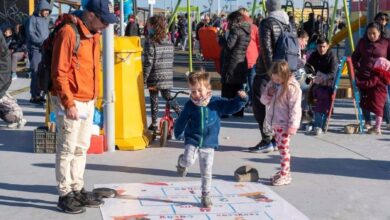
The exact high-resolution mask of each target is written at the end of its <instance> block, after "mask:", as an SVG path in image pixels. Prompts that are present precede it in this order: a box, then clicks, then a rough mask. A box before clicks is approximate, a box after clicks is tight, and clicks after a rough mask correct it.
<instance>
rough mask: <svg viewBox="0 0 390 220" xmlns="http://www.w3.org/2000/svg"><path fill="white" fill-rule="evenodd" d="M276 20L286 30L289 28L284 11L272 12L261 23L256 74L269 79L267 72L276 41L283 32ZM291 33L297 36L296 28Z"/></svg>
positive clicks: (288, 20) (288, 21) (287, 18)
mask: <svg viewBox="0 0 390 220" xmlns="http://www.w3.org/2000/svg"><path fill="white" fill-rule="evenodd" d="M275 19H276V20H278V21H279V22H280V23H281V24H282V25H283V27H284V28H287V26H288V25H289V23H290V19H289V17H288V15H287V13H286V12H284V11H273V12H270V14H269V16H268V17H267V18H265V19H263V20H262V21H261V23H260V33H259V34H260V35H259V38H260V55H259V58H258V59H257V64H256V73H257V75H262V76H266V78H268V79H269V78H270V76H269V75H268V74H267V71H268V70H269V69H270V68H271V64H272V56H273V54H274V51H275V47H276V41H277V40H278V38H279V36H280V34H281V33H282V30H281V29H280V26H279V24H278V23H277V21H275ZM291 31H292V33H294V34H296V30H295V29H294V27H292V30H291Z"/></svg>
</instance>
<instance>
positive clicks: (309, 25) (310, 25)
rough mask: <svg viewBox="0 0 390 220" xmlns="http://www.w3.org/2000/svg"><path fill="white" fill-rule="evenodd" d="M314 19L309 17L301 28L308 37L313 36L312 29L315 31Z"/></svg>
mask: <svg viewBox="0 0 390 220" xmlns="http://www.w3.org/2000/svg"><path fill="white" fill-rule="evenodd" d="M315 23H316V22H315V20H314V19H309V20H308V21H306V22H304V23H303V30H305V31H306V33H307V34H308V35H309V39H310V38H311V37H312V36H313V34H314V31H315V26H316V24H315Z"/></svg>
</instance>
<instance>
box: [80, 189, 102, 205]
mask: <svg viewBox="0 0 390 220" xmlns="http://www.w3.org/2000/svg"><path fill="white" fill-rule="evenodd" d="M73 193H74V195H75V196H74V197H75V199H76V200H77V201H78V202H79V203H80V204H81V205H82V206H86V207H91V208H98V207H100V205H102V204H103V200H101V199H100V198H97V197H96V196H95V195H94V194H93V193H92V192H87V191H86V190H85V189H84V188H83V189H81V190H80V191H74V192H73Z"/></svg>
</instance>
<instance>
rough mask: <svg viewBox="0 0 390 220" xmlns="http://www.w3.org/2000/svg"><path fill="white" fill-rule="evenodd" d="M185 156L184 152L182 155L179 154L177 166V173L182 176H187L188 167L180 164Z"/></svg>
mask: <svg viewBox="0 0 390 220" xmlns="http://www.w3.org/2000/svg"><path fill="white" fill-rule="evenodd" d="M183 157H184V154H180V155H179V158H178V159H177V166H176V168H177V174H178V175H179V176H181V177H185V176H187V168H186V167H182V166H181V165H180V161H181V160H182V159H183Z"/></svg>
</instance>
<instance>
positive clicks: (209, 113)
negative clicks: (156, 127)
mask: <svg viewBox="0 0 390 220" xmlns="http://www.w3.org/2000/svg"><path fill="white" fill-rule="evenodd" d="M247 100H248V98H247V97H246V98H245V99H241V98H240V97H239V96H237V97H236V98H234V99H230V100H228V99H225V98H221V97H211V100H210V102H209V104H208V105H207V106H204V107H203V106H197V105H195V104H194V103H193V102H192V101H191V100H189V101H188V102H187V103H186V104H185V105H184V109H183V111H182V112H181V113H180V115H179V118H178V119H177V120H176V122H175V128H174V134H175V137H176V139H181V138H182V137H183V131H184V143H185V144H186V145H187V144H191V145H193V146H196V147H205V148H218V134H219V130H220V127H221V123H220V117H221V115H227V114H234V113H236V112H238V111H239V110H240V109H241V108H243V107H244V106H245V104H246V102H247Z"/></svg>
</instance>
